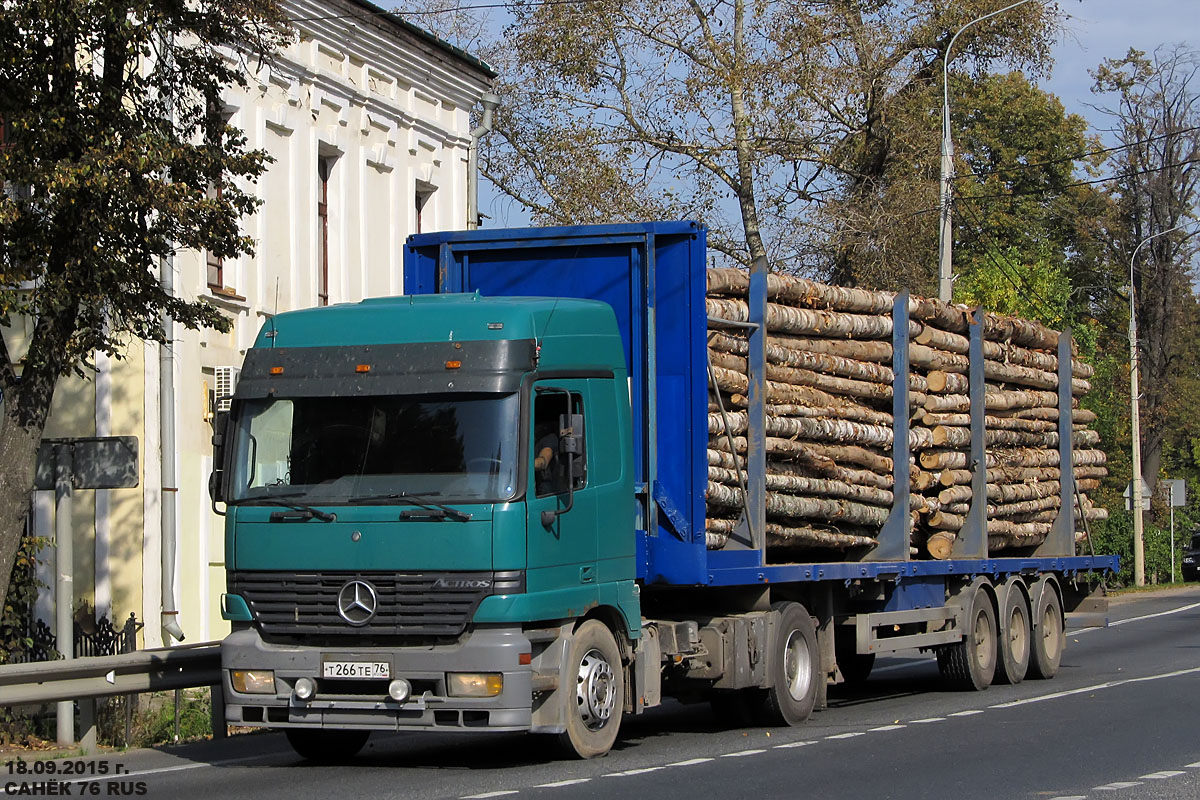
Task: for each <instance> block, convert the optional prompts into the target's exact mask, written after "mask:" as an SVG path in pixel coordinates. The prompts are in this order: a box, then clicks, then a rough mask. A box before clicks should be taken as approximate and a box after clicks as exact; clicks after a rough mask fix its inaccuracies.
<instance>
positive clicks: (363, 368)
mask: <svg viewBox="0 0 1200 800" xmlns="http://www.w3.org/2000/svg"><path fill="white" fill-rule="evenodd" d="M354 371H355V372H370V371H371V365H370V364H359V365H358V366H356V367H355V368H354Z"/></svg>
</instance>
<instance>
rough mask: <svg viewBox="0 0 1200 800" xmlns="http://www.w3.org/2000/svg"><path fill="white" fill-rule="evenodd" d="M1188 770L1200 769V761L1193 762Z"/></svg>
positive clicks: (1188, 766)
mask: <svg viewBox="0 0 1200 800" xmlns="http://www.w3.org/2000/svg"><path fill="white" fill-rule="evenodd" d="M1187 768H1188V769H1200V761H1195V762H1192V763H1191V764H1188V765H1187Z"/></svg>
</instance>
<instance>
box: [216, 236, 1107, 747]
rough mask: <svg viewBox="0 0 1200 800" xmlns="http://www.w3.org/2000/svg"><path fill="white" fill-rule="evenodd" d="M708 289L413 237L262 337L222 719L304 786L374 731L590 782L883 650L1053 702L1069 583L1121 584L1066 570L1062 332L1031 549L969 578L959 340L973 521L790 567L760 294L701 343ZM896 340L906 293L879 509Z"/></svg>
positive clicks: (978, 388)
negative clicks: (1056, 496) (1056, 473)
mask: <svg viewBox="0 0 1200 800" xmlns="http://www.w3.org/2000/svg"><path fill="white" fill-rule="evenodd" d="M705 260H706V231H705V229H704V228H703V227H702V226H700V225H698V224H695V223H687V222H669V223H647V224H621V225H603V226H587V227H570V228H539V229H512V230H478V231H467V232H448V233H433V234H420V235H416V236H413V237H410V238H409V240H408V243H407V246H406V251H405V262H404V285H405V290H406V292H407V294H406V295H405V296H402V297H392V298H380V299H369V300H364V301H362V302H360V303H356V304H344V305H334V306H329V307H323V308H314V309H307V310H300V311H292V312H287V313H282V314H279V315H277V316H276V317H274V318H273V319H270V320H268V321H267V323H266V324H265V325H264V327H263V329H262V331H261V332H260V334H259V336H258V338H257V340H256V342H255V345H254V346H253V348H252V349H251V350H249V351H248V353H247V355H246V359H245V364H244V368H243V370H242V373H241V376H240V380H239V382H238V384H237V387H236V391H235V392H234V395H233V399H232V404H231V408H230V411H229V412H228V413H227V414H224V415H221V416H220V417H219V418H218V420H217V422H216V426H215V434H214V439H213V443H214V448H215V453H214V464H215V469H214V472H213V475H212V479H211V481H210V491H211V494H212V496H213V500H214V508H216V504H217V503H224V504H225V512H224V513H225V514H226V516H225V555H226V562H227V592H226V593H225V594H224V595H222V598H221V610H222V614H223V616H224V618H225V619H226V620H228V621H229V622H230V623H231V628H232V632H231V633H230V634H229V635H228V637H227V638H226V639H225V640H224V643H223V645H222V667H223V670H222V674H223V678H222V679H223V684H224V698H225V709H226V715H227V719H228V721H229V722H230V723H231V724H236V725H246V726H264V727H267V728H276V729H282V730H284V731H286V733H287V736H288V739H289V741H290V742H291V744H292V746H293V747H294V748H295V749H296V750H297V751H298V752H299V753H300V754H301V755H303V756H306V757H310V758H336V757H346V756H350V755H353V754H354V753H355V752H357V751H358V750H359V749H360V748H361V747H362V746H363V744H364V743H365V741H366V740H367V737H368V736H369V735H370V732H371V731H375V730H388V731H395V730H442V731H449V730H455V731H530V732H533V733H539V734H550V735H552V736H553V737H555V739H556V742H557V743H558V744H560V745H561V746H562V747H563V748H564V749H565V750H566V752H567V753H568V754H573V755H575V756H578V757H593V756H599V755H602V754H604V753H606V752H607V751H608V750H609V749H610V747H611V746H612V745H613V742H614V740H615V738H616V736H617V732H618V729H619V726H620V722H621V718H622V715H623V714H627V713H632V714H636V713H640V712H642V711H643V710H644V709H647V708H650V707H653V706H656V705H659V704H660V703H661V702H662V699H663V698H664V697H667V696H672V697H678V698H681V699H683V700H691V699H701V700H708V701H710V702H711V703H712V704H713V706H714V709H716V710H717V711H718V712H719V713H723V714H729V715H731V716H732V717H734V718H742V719H753V720H757V721H760V722H762V723H766V724H781V725H795V724H798V723H801V722H802V721H803V720H804V719H805V718H806V717H807V716H808V715H809V713H810V712H811V711H812V709H813V708H814V707H817V706H821V705H823V704H824V702H825V696H826V690H827V687H828V686H830V685H831V684H834V683H838V682H840V681H843V680H861V679H863V678H865V676H866V674H867V673H868V672H869V671H870V668H871V663H872V661H873V660H874V658H875V656H876V655H877V654H879V653H889V652H894V651H899V650H905V649H911V648H922V649H926V650H931V651H933V652H936V653H937V657H938V664H939V666H940V667H941V671H942V673H943V675H944V676H945V678H946V680H948V681H950V682H951V683H953V684H955V685H956V686H959V687H962V688H965V689H974V690H982V689H984V688H986V687H987V686H988V685H989V684H990V683H992V682H993V680H994V679H995V680H1002V681H1007V682H1016V681H1020V680H1021V679H1022V678H1023V677H1024V676H1025V674H1026V672H1028V673H1029V674H1031V675H1033V676H1037V677H1042V678H1050V677H1052V676H1053V675H1054V674H1055V672H1056V670H1057V669H1058V665H1059V660H1060V658H1061V656H1062V652H1063V647H1064V645H1065V636H1064V612H1066V611H1071V610H1075V609H1079V608H1084V607H1086V608H1087V609H1088V610H1090V611H1096V610H1097V609H1099V608H1100V606H1099V605H1097V604H1096V598H1094V597H1090V594H1091V593H1090V591H1089V589H1090V586H1089V582H1087V581H1085V580H1083V578H1084V577H1085V575H1086V574H1088V573H1100V572H1104V571H1106V570H1112V569H1115V568H1116V558H1115V557H1112V556H1093V555H1084V556H1080V555H1076V546H1075V541H1076V536H1075V517H1076V515H1075V514H1073V513H1072V510H1073V509H1075V508H1076V499H1075V495H1074V494H1073V482H1072V464H1073V458H1072V415H1071V413H1070V411H1069V410H1070V408H1071V401H1072V398H1071V393H1070V385H1071V369H1072V366H1071V362H1072V359H1071V357H1070V356H1071V350H1070V336H1069V333H1064V334H1063V335H1062V336H1061V337H1060V338H1059V343H1058V347H1059V351H1058V370H1059V373H1058V377H1059V380H1058V385H1059V391H1058V394H1057V399H1058V401H1059V402H1058V409H1057V410H1058V412H1059V413H1058V415H1057V419H1058V422H1057V426H1058V433H1059V436H1058V439H1057V442H1058V446H1057V451H1058V452H1057V456H1055V457H1054V458H1055V460H1056V462H1057V464H1058V465H1059V468H1060V470H1061V480H1060V482H1059V487H1058V488H1059V493H1060V495H1061V497H1060V499H1061V502H1060V504H1059V511H1058V513H1057V515H1056V516H1055V517H1054V519H1053V522H1052V525H1051V526H1050V531H1049V533H1048V534H1047V535H1045V536H1044V537H1041V538H1042V541H1040V542H1039V543H1036V544H1028V545H1027V546H1023V547H1020V546H1019V547H1015V548H1014V547H1011V546H1009V547H1007V549H1005V550H1004V551H1003V552H1002V553H999V554H997V553H992V552H989V546H990V545H989V535H988V525H989V520H988V517H987V507H988V496H987V492H988V489H989V484H988V479H989V470H988V469H987V464H988V458H987V456H988V451H987V450H986V448H987V440H986V436H985V434H986V432H987V431H986V422H985V413H984V412H985V398H984V374H983V373H984V367H985V365H984V360H985V359H984V357H983V348H984V345H985V340H984V332H983V328H984V325H983V324H982V322H981V320H982V316H980V315H976V317H975V318H974V320H975V321H974V322H973V323H972V325H971V329H970V330H969V331H968V332H967V333H966V334H965V335H966V336H967V338H968V339H969V341H970V348H969V353H967V354H966V355H965V357H966V358H969V360H970V370H969V381H970V387H969V392H970V409H969V412H968V413H969V415H970V419H969V426H968V428H969V431H970V440H971V441H970V448H969V453H970V460H969V462H968V463H967V469H968V470H971V472H970V474H969V476H968V477H969V478H970V483H969V484H967V485H968V486H970V487H971V491H970V493H969V494H970V499H969V501H968V502H969V504H970V506H969V510H968V511H967V512H966V514H965V515H963V517H962V519H963V520H964V522H963V524H962V527H961V528H960V529H959V530H957V531H956V532H955V533H954V534H953V535H952V536H950V537H949V539H950V544H946V542H945V541H944V540H945V538H946V537H943V541H942V544H944V545H946V546H947V548H948V551H947V557H941V558H934V557H929V555H928V554H927V553H925V552H924V551H921V550H918V549H917V546H916V545H917V544H918V542H917V537H916V534H915V532H914V531H915V529H914V509H913V507H912V502H913V498H912V496H910V494H909V493H906V492H903V491H897V492H895V493H894V499H893V501H892V504H891V506H890V507H888V508H886V509H885V511H886V514H885V516H886V520H885V521H884V522H883V524H882V525H881V526H880V527H879V528H878V530H877V531H876V532H875V534H874V535H873V536H870V537H866V538H865V539H864V537H862V536H854V537H851V538H850V539H849V540H847V541H849V542H851V544H850V545H849V546H842V547H823V546H821V545H820V543H819V542H818V543H815V544H813V543H810V545H809V546H807V547H805V546H802V547H799V548H796V547H784V548H780V547H779V546H778V543H779V539H778V535H779V526H778V525H777V524H775V525H774V527H773V526H772V524H771V523H768V511H767V505H768V496H769V491H768V487H767V483H766V480H765V476H766V466H765V465H766V459H767V455H766V451H767V444H768V438H769V436H768V431H767V429H766V420H767V401H768V397H767V394H768V389H769V387H768V381H767V380H766V379H765V377H764V376H766V375H767V371H768V361H767V357H766V354H765V353H766V348H767V341H766V340H767V332H766V330H765V324H764V321H765V320H766V317H767V315H768V298H767V292H768V286H767V284H768V276H767V275H766V273H765V270H764V269H763V268H761V267H759V268H756V269H755V270H752V271H751V273H750V276H749V292H748V297H747V304H746V308H747V314H746V315H745V316H746V318H745V319H744V320H740V321H739V320H729V319H726V320H711V319H710V317H709V314H708V313H707V312H706V302H705V301H706V297H705V293H706V275H705ZM908 311H909V304H908V302H907V297H906V295H905V294H903V293H902V294H901V295H899V296H897V298H896V302H895V306H894V308H893V309H892V311H891V316H892V319H893V322H894V325H893V326H892V335H891V338H890V344H891V346H892V354H893V355H892V359H891V364H890V369H891V371H892V373H893V380H892V385H891V387H890V389H891V393H892V397H891V399H892V404H893V405H892V408H893V412H894V413H893V417H892V418H893V426H894V431H893V434H894V435H892V436H891V437H890V438H891V457H890V460H889V461H888V463H889V464H890V468H891V470H892V474H891V475H890V476H884V477H886V478H887V480H888V482H890V484H891V485H892V486H893V487H906V486H909V485H910V484H911V482H912V474H913V470H914V469H919V467H917V468H914V466H913V464H914V460H913V453H912V452H911V450H910V444H911V441H910V440H911V438H912V437H911V436H910V431H909V422H910V417H911V414H910V411H911V403H910V401H911V396H910V392H911V389H910V367H909V363H908V359H909V354H910V346H909V345H910V339H911V337H912V334H913V331H914V329H915V328H914V325H913V324H912V321H911V320H910V319H909V315H908ZM713 329H717V330H720V331H723V332H725V333H728V334H732V335H736V336H739V337H742V338H744V339H745V341H746V342H748V348H747V354H746V364H747V369H748V373H747V374H748V380H747V382H746V386H745V388H746V390H747V391H746V392H745V397H743V398H742V400H743V406H742V408H741V411H740V413H741V414H743V415H744V422H745V428H744V430H743V432H742V434H741V436H742V438H743V439H744V445H732V444H731V446H730V448H729V452H727V455H728V456H730V458H732V462H731V464H732V466H733V468H734V471H735V472H737V473H738V474H739V475H740V476H741V477H740V478H739V481H738V482H739V484H740V485H739V488H738V497H739V498H740V499H741V501H742V502H741V507H740V508H739V509H735V511H736V513H735V514H733V515H732V516H731V517H730V518H729V519H728V520H726V521H725V522H724V523H723V524H722V525H717V524H716V523H715V522H714V523H712V525H711V526H710V525H709V524H708V523H706V520H707V518H708V516H709V511H710V509H709V508H708V506H706V494H707V493H708V492H709V490H710V469H709V468H710V460H711V459H712V453H713V449H712V448H713V447H714V444H713V440H712V439H710V426H709V420H710V413H711V411H712V401H713V399H714V397H719V396H720V395H719V393H716V386H717V384H716V380H715V374H716V372H715V370H714V367H713V366H712V364H711V356H710V351H709V350H708V345H707V343H708V338H709V336H710V333H711V331H712V330H713ZM884 342H885V343H886V342H887V340H886V339H885V340H884ZM717 405H722V404H721V403H718V404H717ZM725 413H726V414H727V415H728V413H730V412H729V411H728V410H727V411H726V412H725ZM727 421H728V420H727ZM728 432H729V431H728V430H726V433H728ZM717 438H718V439H720V438H721V437H720V436H718V437H717ZM730 442H732V439H730ZM739 447H740V452H739ZM709 527H714V528H719V529H720V530H719V534H717V535H715V536H714V533H713V531H711V530H709ZM818 527H820V526H812V529H813V530H816V529H817V528H818ZM825 529H826V530H832V529H833V528H831V527H829V526H826V528H825ZM785 533H786V531H785ZM714 538H715V539H716V541H714ZM784 541H785V543H786V539H785V540H784ZM991 541H992V543H993V544H994V543H995V542H996V541H997V540H996V539H995V538H994V537H993V538H992V539H991ZM1089 598H1090V599H1089ZM1101 602H1102V601H1101Z"/></svg>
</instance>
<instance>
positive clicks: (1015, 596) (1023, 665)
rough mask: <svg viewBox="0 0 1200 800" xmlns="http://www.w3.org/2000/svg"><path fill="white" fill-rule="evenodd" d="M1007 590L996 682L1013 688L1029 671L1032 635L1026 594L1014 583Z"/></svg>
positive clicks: (1002, 611)
mask: <svg viewBox="0 0 1200 800" xmlns="http://www.w3.org/2000/svg"><path fill="white" fill-rule="evenodd" d="M1006 589H1007V591H1006V592H1005V593H1004V604H1003V605H1002V607H1001V611H1000V624H999V637H1000V641H999V644H1000V648H999V649H1000V660H999V662H998V663H997V664H996V683H1007V684H1014V685H1015V684H1018V683H1020V682H1021V681H1022V680H1023V679H1024V678H1025V672H1026V671H1027V670H1028V669H1029V650H1030V646H1031V641H1030V640H1031V639H1032V633H1031V630H1030V624H1029V604H1028V603H1027V602H1025V593H1024V592H1022V591H1021V589H1020V587H1019V586H1017V585H1016V584H1015V583H1012V584H1009V585H1008V586H1007V587H1006Z"/></svg>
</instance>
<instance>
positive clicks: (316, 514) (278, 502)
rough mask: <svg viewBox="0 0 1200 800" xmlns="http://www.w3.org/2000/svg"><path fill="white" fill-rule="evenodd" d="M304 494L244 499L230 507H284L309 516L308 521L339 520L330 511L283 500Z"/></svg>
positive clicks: (235, 501) (273, 517) (272, 516)
mask: <svg viewBox="0 0 1200 800" xmlns="http://www.w3.org/2000/svg"><path fill="white" fill-rule="evenodd" d="M303 494H305V492H285V493H284V494H277V495H273V496H271V497H243V498H242V499H240V500H234V501H233V502H231V503H229V505H241V504H243V503H263V504H266V505H269V506H282V507H284V508H290V509H292V510H293V511H298V512H300V513H301V514H307V515H308V516H307V517H306V519H319V520H321V522H333V521H334V520H336V519H337V515H336V514H330V513H329V512H328V511H322V510H321V509H319V508H313V507H312V506H306V505H304V504H303V503H293V502H290V501H288V500H284V499H283V498H284V497H300V496H301V495H303ZM271 519H272V521H274V520H275V519H276V518H275V515H274V514H272V515H271ZM279 519H280V521H285V520H284V518H283V517H280V518H279Z"/></svg>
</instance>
